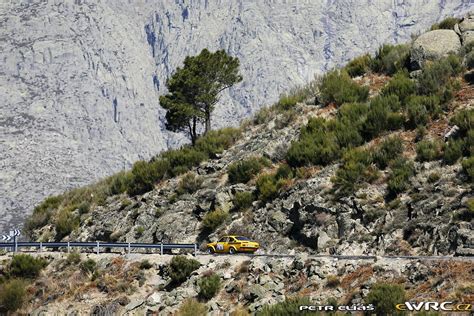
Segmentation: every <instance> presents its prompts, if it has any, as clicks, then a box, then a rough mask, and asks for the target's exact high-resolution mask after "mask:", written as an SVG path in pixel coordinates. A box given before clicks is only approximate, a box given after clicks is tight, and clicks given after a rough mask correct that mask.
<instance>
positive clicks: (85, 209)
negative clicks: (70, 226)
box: [77, 201, 91, 215]
mask: <svg viewBox="0 0 474 316" xmlns="http://www.w3.org/2000/svg"><path fill="white" fill-rule="evenodd" d="M90 208H91V204H90V203H89V202H88V201H84V202H82V203H81V204H79V206H78V207H77V209H78V211H79V214H80V215H82V214H86V213H89V210H90Z"/></svg>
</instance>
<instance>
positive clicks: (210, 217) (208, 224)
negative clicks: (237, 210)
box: [202, 209, 229, 231]
mask: <svg viewBox="0 0 474 316" xmlns="http://www.w3.org/2000/svg"><path fill="white" fill-rule="evenodd" d="M228 217H229V213H228V212H226V211H224V210H220V209H217V210H214V211H210V212H207V213H206V215H205V216H204V218H203V220H202V225H203V227H204V228H205V229H207V230H210V231H214V230H216V228H217V227H219V226H220V225H221V224H223V223H224V222H225V221H226V220H227V218H228Z"/></svg>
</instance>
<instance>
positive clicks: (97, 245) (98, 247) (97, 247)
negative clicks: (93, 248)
mask: <svg viewBox="0 0 474 316" xmlns="http://www.w3.org/2000/svg"><path fill="white" fill-rule="evenodd" d="M97 254H99V241H97Z"/></svg>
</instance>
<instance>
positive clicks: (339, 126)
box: [330, 120, 364, 153]
mask: <svg viewBox="0 0 474 316" xmlns="http://www.w3.org/2000/svg"><path fill="white" fill-rule="evenodd" d="M330 123H331V124H330V125H331V129H332V130H333V135H334V137H335V140H336V143H337V145H338V147H340V148H351V147H357V146H359V145H362V144H363V142H364V139H363V137H362V135H361V134H360V133H359V131H358V130H357V129H356V128H354V126H352V125H349V124H344V123H341V122H340V121H339V120H331V121H330ZM335 149H336V148H335ZM336 153H337V152H336Z"/></svg>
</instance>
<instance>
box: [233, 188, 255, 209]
mask: <svg viewBox="0 0 474 316" xmlns="http://www.w3.org/2000/svg"><path fill="white" fill-rule="evenodd" d="M254 200H255V198H254V196H253V193H252V192H247V191H246V192H237V193H235V195H234V198H233V199H232V202H233V203H234V208H235V209H236V210H244V209H247V208H249V207H251V206H252V203H253V201H254Z"/></svg>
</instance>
